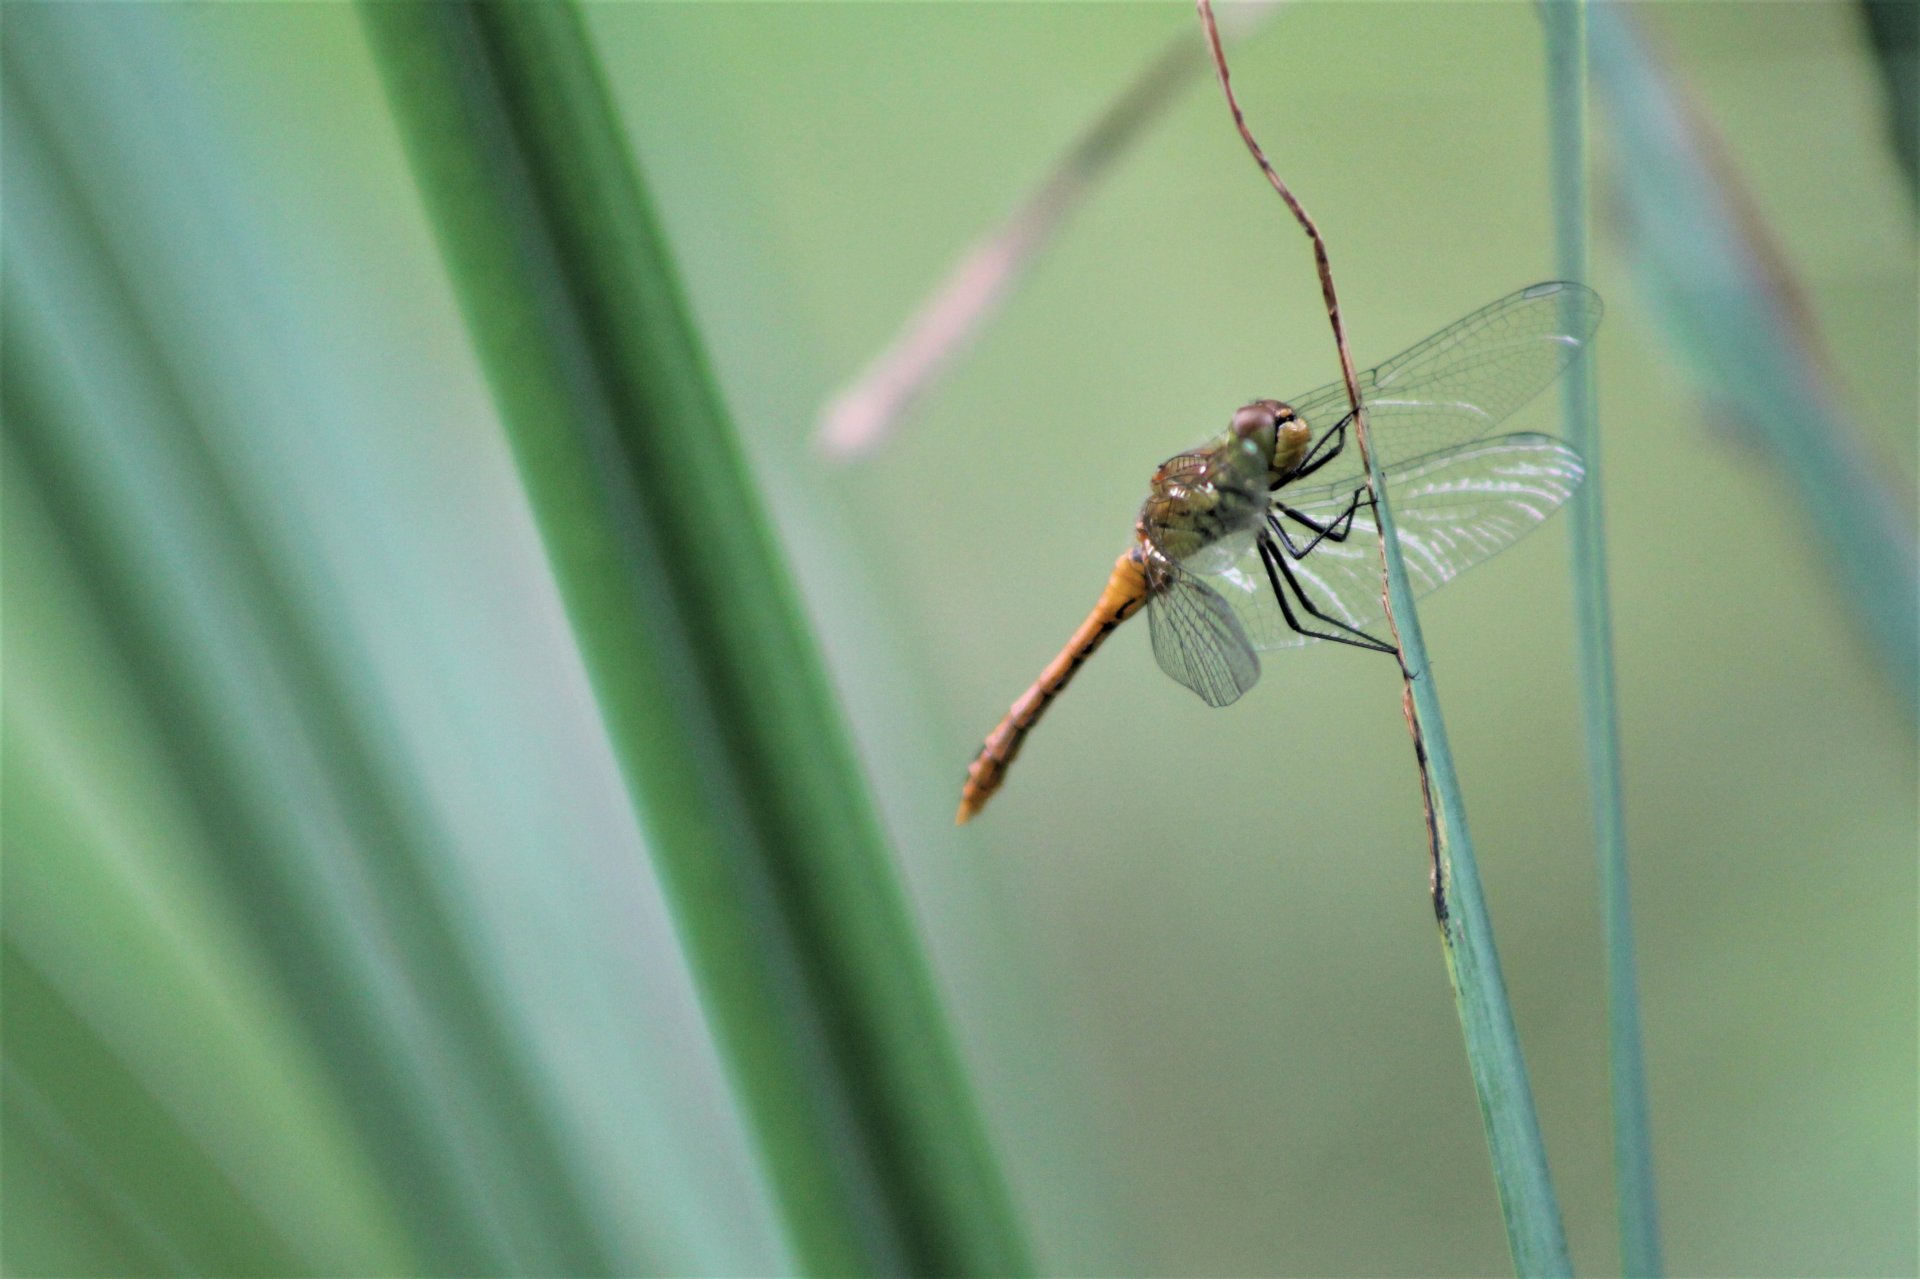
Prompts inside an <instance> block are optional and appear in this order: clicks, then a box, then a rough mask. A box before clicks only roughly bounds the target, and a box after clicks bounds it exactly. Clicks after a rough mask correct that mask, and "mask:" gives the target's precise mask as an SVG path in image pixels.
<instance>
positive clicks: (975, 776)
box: [954, 547, 1147, 824]
mask: <svg viewBox="0 0 1920 1279" xmlns="http://www.w3.org/2000/svg"><path fill="white" fill-rule="evenodd" d="M1146 602H1147V577H1146V568H1145V564H1144V562H1143V560H1142V551H1141V549H1140V548H1139V547H1135V548H1133V549H1132V550H1129V551H1128V552H1127V553H1126V554H1124V555H1122V556H1121V557H1120V558H1119V559H1118V560H1115V561H1114V565H1113V572H1112V573H1111V574H1110V575H1109V576H1108V578H1107V587H1106V589H1105V590H1104V591H1102V592H1100V600H1099V602H1098V603H1097V604H1095V605H1094V606H1093V611H1092V612H1091V613H1089V614H1087V620H1086V621H1084V622H1082V623H1080V628H1079V629H1078V630H1076V631H1075V632H1074V633H1073V638H1072V639H1070V640H1068V641H1067V645H1066V647H1065V648H1063V649H1061V650H1060V653H1059V655H1058V656H1056V657H1055V658H1054V659H1053V660H1052V661H1051V662H1049V663H1047V669H1046V670H1044V671H1042V672H1040V678H1039V679H1037V680H1035V681H1034V682H1033V683H1032V684H1031V685H1029V686H1028V688H1027V691H1026V692H1024V693H1022V694H1021V695H1020V697H1019V700H1017V701H1015V702H1014V704H1013V705H1012V707H1010V708H1009V709H1008V711H1007V713H1006V716H1005V717H1004V718H1003V719H1001V721H1000V723H999V724H998V725H997V726H996V727H995V728H994V730H993V731H992V732H991V733H989V734H987V740H986V743H985V744H984V745H982V746H981V747H980V753H979V754H977V755H975V756H974V757H973V763H972V764H970V765H968V767H967V782H966V785H965V786H964V787H963V788H962V789H961V792H960V811H959V812H958V813H957V814H955V816H954V821H955V823H956V824H964V823H966V822H967V821H968V820H969V819H971V818H972V817H973V815H974V814H975V813H977V812H979V811H980V810H981V809H982V808H984V807H986V803H987V801H988V800H989V799H991V798H993V794H994V792H995V791H997V790H999V789H1000V784H1001V783H1002V782H1003V781H1005V780H1006V775H1007V768H1008V766H1009V765H1010V764H1012V763H1013V757H1014V756H1015V755H1017V754H1019V753H1020V746H1021V743H1022V742H1024V741H1026V737H1027V734H1028V733H1029V732H1031V731H1032V730H1033V726H1034V725H1035V724H1037V723H1039V722H1040V716H1041V715H1043V714H1045V713H1046V709H1047V707H1048V706H1050V705H1051V704H1052V703H1053V699H1054V698H1056V697H1058V696H1059V695H1060V690H1061V689H1064V688H1065V687H1066V686H1067V684H1068V682H1069V681H1071V680H1072V679H1073V677H1074V676H1075V675H1076V674H1078V673H1079V670H1080V667H1081V666H1082V665H1084V664H1085V663H1086V660H1087V659H1088V658H1089V657H1092V656H1093V654H1094V651H1095V650H1096V649H1098V648H1099V647H1100V646H1101V645H1102V644H1104V643H1105V642H1106V639H1107V636H1109V635H1111V634H1113V632H1114V630H1115V629H1116V628H1117V627H1118V626H1119V625H1120V623H1122V622H1124V621H1126V620H1127V619H1128V618H1129V617H1132V616H1133V615H1134V614H1135V613H1137V612H1139V611H1140V606H1141V605H1142V604H1145V603H1146Z"/></svg>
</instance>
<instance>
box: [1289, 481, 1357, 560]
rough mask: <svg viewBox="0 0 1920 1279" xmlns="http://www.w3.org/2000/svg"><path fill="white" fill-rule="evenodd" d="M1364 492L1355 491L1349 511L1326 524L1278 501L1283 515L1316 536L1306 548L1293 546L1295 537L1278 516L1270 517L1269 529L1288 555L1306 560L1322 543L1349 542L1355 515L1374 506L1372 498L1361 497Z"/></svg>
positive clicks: (1343, 512) (1348, 505) (1349, 504)
mask: <svg viewBox="0 0 1920 1279" xmlns="http://www.w3.org/2000/svg"><path fill="white" fill-rule="evenodd" d="M1364 492H1365V490H1364V489H1355V490H1354V491H1353V500H1352V501H1350V502H1348V503H1347V509H1346V510H1344V511H1342V512H1340V514H1339V515H1338V516H1337V517H1335V518H1334V519H1333V520H1331V521H1330V522H1328V523H1325V524H1322V523H1321V522H1320V521H1319V520H1316V519H1314V518H1313V517H1312V516H1311V515H1308V514H1306V513H1304V512H1302V511H1296V510H1294V509H1293V508H1292V507H1291V506H1288V505H1287V504H1286V503H1285V502H1278V501H1276V502H1275V503H1274V506H1275V507H1276V508H1277V509H1278V510H1279V511H1280V512H1281V514H1283V515H1285V516H1287V517H1288V518H1289V519H1292V520H1294V521H1295V522H1297V523H1299V524H1302V525H1304V526H1306V527H1307V528H1310V529H1312V530H1313V532H1314V533H1315V534H1316V536H1315V537H1314V539H1313V540H1312V541H1311V542H1308V543H1307V544H1306V545H1305V546H1295V545H1294V544H1293V537H1292V536H1291V535H1290V534H1289V533H1288V532H1287V529H1286V526H1285V525H1284V524H1282V523H1281V522H1280V520H1279V517H1278V516H1274V515H1271V514H1270V515H1268V516H1267V527H1269V528H1271V529H1272V530H1273V531H1274V533H1276V534H1277V535H1278V536H1279V538H1280V541H1281V544H1282V545H1284V546H1285V547H1286V548H1287V554H1289V555H1291V556H1293V558H1294V559H1296V560H1298V559H1304V558H1305V557H1306V554H1307V552H1308V551H1311V550H1312V549H1313V548H1314V547H1316V546H1318V545H1320V543H1321V542H1344V541H1346V540H1347V536H1348V535H1349V534H1350V533H1352V532H1353V516H1354V513H1355V512H1356V511H1358V510H1359V509H1360V508H1361V507H1363V506H1372V505H1373V499H1372V498H1370V497H1363V496H1361V495H1362V493H1364Z"/></svg>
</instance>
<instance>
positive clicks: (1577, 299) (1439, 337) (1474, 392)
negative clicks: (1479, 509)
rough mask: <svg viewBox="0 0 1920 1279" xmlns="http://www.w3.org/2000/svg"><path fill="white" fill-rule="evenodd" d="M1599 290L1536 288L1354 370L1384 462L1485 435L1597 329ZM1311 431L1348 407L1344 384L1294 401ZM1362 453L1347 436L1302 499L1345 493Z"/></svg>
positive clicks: (1555, 284) (1358, 478)
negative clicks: (1373, 365)
mask: <svg viewBox="0 0 1920 1279" xmlns="http://www.w3.org/2000/svg"><path fill="white" fill-rule="evenodd" d="M1603 310H1604V308H1603V307H1602V306H1601V304H1600V295H1599V294H1597V293H1595V292H1594V291H1593V290H1592V289H1589V288H1587V287H1586V286H1585V285H1581V284H1572V283H1568V282H1566V281H1550V282H1548V283H1546V284H1535V285H1531V286H1530V287H1528V288H1524V289H1521V290H1520V291H1519V292H1518V293H1512V294H1509V295H1508V296H1506V297H1504V298H1501V299H1500V300H1499V301H1498V302H1494V303H1492V304H1491V305H1489V306H1484V307H1482V308H1480V309H1479V310H1478V311H1475V312H1474V313H1473V314H1472V315H1469V316H1467V317H1466V318H1465V319H1462V320H1459V321H1457V322H1456V323H1453V324H1450V325H1448V326H1447V327H1446V328H1444V329H1442V330H1440V331H1439V332H1438V333H1436V334H1434V335H1433V336H1432V337H1430V338H1428V339H1427V340H1426V341H1424V342H1422V343H1420V344H1419V345H1418V346H1415V347H1413V348H1411V349H1409V350H1407V351H1403V352H1401V353H1400V354H1399V355H1396V356H1394V357H1393V358H1392V359H1391V360H1388V361H1387V362H1386V363H1385V364H1382V365H1380V366H1379V367H1377V368H1372V369H1368V370H1367V371H1366V372H1365V373H1363V374H1361V375H1360V394H1361V398H1362V400H1363V401H1364V403H1365V404H1366V408H1367V424H1368V426H1369V428H1370V430H1369V434H1370V436H1371V437H1372V440H1373V446H1374V448H1375V450H1376V451H1377V452H1378V453H1379V456H1380V464H1381V466H1383V467H1391V466H1394V465H1395V464H1397V463H1400V462H1405V461H1408V460H1410V459H1413V458H1417V457H1424V456H1426V455H1427V454H1430V453H1434V452H1437V451H1439V450H1441V449H1445V448H1449V447H1452V446H1454V445H1457V444H1464V443H1466V442H1468V441H1470V440H1477V439H1482V438H1485V437H1486V436H1488V435H1490V434H1492V433H1493V430H1494V428H1495V427H1497V426H1498V425H1499V424H1500V423H1501V422H1503V421H1505V420H1506V419H1507V418H1508V417H1511V416H1512V415H1513V413H1514V412H1515V411H1516V410H1517V409H1519V408H1520V407H1521V406H1522V405H1524V404H1525V403H1526V402H1527V401H1528V400H1531V399H1532V398H1533V397H1534V396H1536V395H1538V394H1539V393H1540V392H1541V391H1542V390H1544V389H1545V388H1546V386H1547V384H1548V383H1550V382H1552V381H1553V380H1554V379H1555V378H1556V377H1558V376H1560V374H1561V372H1562V371H1563V370H1565V368H1566V367H1567V365H1569V364H1571V363H1572V362H1573V361H1574V360H1575V359H1576V358H1578V356H1579V355H1580V353H1581V352H1582V351H1583V350H1585V349H1586V346H1587V343H1588V342H1589V341H1591V340H1592V338H1593V334H1594V330H1595V329H1597V328H1599V326H1600V316H1601V313H1602V311H1603ZM1290 403H1291V404H1292V405H1293V408H1294V411H1295V412H1296V413H1298V414H1299V415H1300V416H1301V417H1302V418H1304V419H1305V420H1306V422H1307V423H1308V424H1309V425H1310V426H1312V427H1313V428H1314V429H1315V430H1316V431H1324V430H1327V429H1329V428H1331V427H1333V426H1334V425H1336V424H1337V423H1338V422H1339V421H1340V420H1341V419H1342V418H1344V417H1346V415H1347V413H1348V412H1349V408H1350V406H1349V404H1348V400H1347V390H1346V384H1345V383H1343V382H1332V383H1329V384H1327V385H1326V386H1323V387H1320V388H1318V389H1317V390H1314V391H1310V392H1308V393H1307V394H1306V395H1304V396H1302V397H1300V398H1299V399H1297V400H1293V401H1290ZM1363 474H1364V468H1363V467H1362V466H1361V463H1360V450H1359V449H1357V448H1355V447H1354V446H1353V440H1352V439H1351V438H1349V439H1348V440H1347V441H1346V447H1344V448H1342V449H1341V450H1340V452H1339V453H1338V454H1337V455H1336V456H1335V457H1334V459H1333V460H1332V461H1331V462H1329V463H1327V465H1326V466H1324V467H1323V468H1321V469H1320V470H1319V471H1317V472H1315V473H1314V475H1313V476H1312V478H1311V479H1309V480H1307V481H1305V485H1306V487H1305V488H1304V489H1302V490H1299V496H1300V497H1301V498H1302V499H1303V500H1309V501H1310V500H1313V497H1314V495H1316V494H1325V495H1329V496H1331V495H1335V494H1344V493H1350V492H1352V491H1353V489H1354V488H1355V487H1356V486H1357V485H1358V484H1359V483H1361V482H1362V476H1363Z"/></svg>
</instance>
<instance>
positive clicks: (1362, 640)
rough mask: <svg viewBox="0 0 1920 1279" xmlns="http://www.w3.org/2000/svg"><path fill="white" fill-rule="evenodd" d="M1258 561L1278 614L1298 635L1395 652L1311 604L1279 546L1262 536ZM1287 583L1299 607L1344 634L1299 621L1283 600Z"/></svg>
mask: <svg viewBox="0 0 1920 1279" xmlns="http://www.w3.org/2000/svg"><path fill="white" fill-rule="evenodd" d="M1260 562H1261V563H1262V564H1264V565H1266V569H1267V582H1268V583H1269V584H1270V585H1271V586H1272V587H1273V597H1274V599H1275V600H1277V601H1279V604H1280V615H1281V616H1282V617H1284V618H1286V619H1287V625H1288V626H1290V627H1292V628H1293V629H1294V630H1295V631H1297V632H1299V633H1300V634H1302V635H1309V636H1312V637H1313V638H1314V639H1324V640H1332V641H1333V642H1334V643H1336V644H1351V645H1353V646H1354V647H1355V648H1364V649H1370V650H1372V651H1373V652H1376V653H1393V654H1394V655H1395V656H1396V657H1397V656H1398V655H1399V650H1397V649H1395V648H1394V646H1393V645H1391V644H1388V643H1385V642H1383V641H1381V640H1377V639H1375V638H1374V637H1373V636H1371V635H1369V634H1367V633H1366V632H1365V631H1363V630H1359V629H1358V628H1356V627H1352V626H1349V625H1347V624H1346V623H1345V622H1343V621H1341V620H1340V619H1339V618H1337V617H1329V616H1327V615H1326V614H1325V613H1323V612H1321V611H1320V610H1319V608H1317V607H1315V605H1314V603H1313V600H1312V599H1311V598H1310V597H1309V596H1308V595H1307V593H1306V592H1305V591H1304V590H1302V589H1301V588H1300V581H1299V579H1298V578H1296V577H1295V576H1294V575H1293V570H1292V569H1291V568H1289V567H1288V566H1287V561H1286V558H1285V557H1284V556H1283V555H1282V554H1281V553H1280V550H1279V548H1277V547H1276V546H1274V544H1273V543H1272V542H1271V541H1269V540H1267V539H1265V538H1262V539H1261V540H1260ZM1282 579H1285V585H1282ZM1288 587H1291V588H1292V589H1293V594H1294V596H1295V598H1297V599H1298V600H1299V601H1300V607H1301V608H1303V609H1304V610H1306V612H1307V613H1309V614H1311V615H1312V616H1314V617H1317V618H1319V619H1320V620H1321V621H1323V622H1325V623H1327V624H1328V625H1329V626H1337V627H1339V628H1340V629H1341V630H1343V631H1346V632H1347V634H1345V635H1337V634H1335V633H1334V632H1332V631H1316V630H1313V629H1312V628H1310V627H1307V626H1304V625H1302V624H1301V621H1300V619H1299V618H1298V617H1296V616H1295V615H1294V612H1293V605H1292V604H1290V603H1289V602H1288V601H1287V588H1288Z"/></svg>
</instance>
